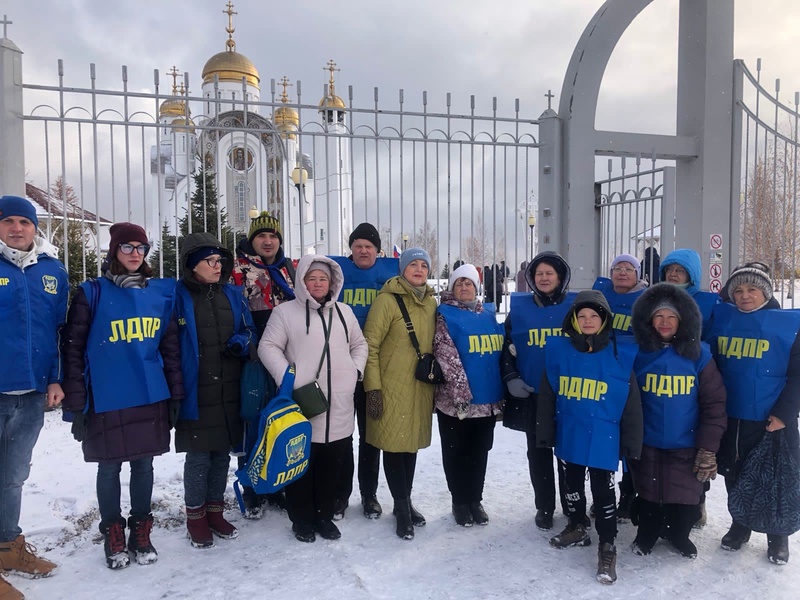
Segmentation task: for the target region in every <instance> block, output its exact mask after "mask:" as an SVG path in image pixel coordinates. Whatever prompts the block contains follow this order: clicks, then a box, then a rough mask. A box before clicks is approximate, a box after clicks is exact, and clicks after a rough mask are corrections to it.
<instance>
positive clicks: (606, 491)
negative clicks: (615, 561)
mask: <svg viewBox="0 0 800 600" xmlns="http://www.w3.org/2000/svg"><path fill="white" fill-rule="evenodd" d="M562 462H563V464H564V479H565V481H566V484H567V516H568V517H569V522H570V524H571V525H573V526H574V525H578V524H580V523H583V521H584V520H585V519H586V492H585V489H584V488H585V483H584V481H585V479H586V469H587V467H584V466H583V465H576V464H574V463H570V462H564V461H562ZM588 469H589V485H590V487H591V489H592V499H593V500H594V524H595V527H596V528H597V535H598V536H599V537H600V543H601V544H613V543H614V540H615V539H616V537H617V494H616V490H615V489H614V473H613V471H606V470H604V469H596V468H594V467H588Z"/></svg>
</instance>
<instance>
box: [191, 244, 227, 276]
mask: <svg viewBox="0 0 800 600" xmlns="http://www.w3.org/2000/svg"><path fill="white" fill-rule="evenodd" d="M212 254H220V255H221V254H222V251H221V250H220V249H219V248H215V247H214V246H203V247H202V248H198V249H197V250H195V251H194V252H191V253H190V254H189V256H187V257H186V268H187V269H189V270H190V271H192V270H194V268H195V267H196V266H197V265H198V264H200V261H201V260H203V259H204V258H208V257H209V256H211V255H212Z"/></svg>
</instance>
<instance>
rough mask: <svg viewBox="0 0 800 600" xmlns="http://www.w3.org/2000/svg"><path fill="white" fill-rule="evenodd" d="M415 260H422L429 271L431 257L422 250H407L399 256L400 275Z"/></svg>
mask: <svg viewBox="0 0 800 600" xmlns="http://www.w3.org/2000/svg"><path fill="white" fill-rule="evenodd" d="M415 260H424V261H425V262H426V263H427V265H428V271H430V270H431V255H430V254H428V253H427V252H425V250H423V249H422V248H409V249H408V250H403V253H402V254H401V255H400V275H402V274H403V273H405V270H406V267H407V266H408V265H410V264H411V262H412V261H415Z"/></svg>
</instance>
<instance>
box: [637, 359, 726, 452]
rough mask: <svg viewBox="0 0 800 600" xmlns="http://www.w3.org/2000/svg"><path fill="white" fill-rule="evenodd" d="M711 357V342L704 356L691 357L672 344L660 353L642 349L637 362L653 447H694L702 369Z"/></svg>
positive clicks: (646, 431) (646, 432) (647, 441)
mask: <svg viewBox="0 0 800 600" xmlns="http://www.w3.org/2000/svg"><path fill="white" fill-rule="evenodd" d="M710 360H711V350H709V348H708V345H707V344H702V345H701V351H700V358H698V359H697V360H689V359H688V358H685V357H683V356H680V355H679V354H678V353H677V352H675V349H674V348H673V347H672V346H670V347H668V348H664V349H662V350H658V351H656V352H639V354H638V355H637V356H636V362H635V363H634V367H633V368H634V371H636V381H637V382H638V383H639V391H640V393H641V397H642V412H643V414H644V443H645V444H647V445H648V446H652V447H653V448H661V449H663V450H674V449H676V448H694V447H695V434H696V432H697V425H698V423H699V421H700V403H699V402H698V399H697V392H698V389H699V387H700V372H701V371H702V370H703V369H705V368H706V365H708V362H709V361H710Z"/></svg>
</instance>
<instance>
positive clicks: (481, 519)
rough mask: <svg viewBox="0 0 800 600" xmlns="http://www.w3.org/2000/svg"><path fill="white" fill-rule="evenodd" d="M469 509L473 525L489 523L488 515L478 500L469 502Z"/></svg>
mask: <svg viewBox="0 0 800 600" xmlns="http://www.w3.org/2000/svg"><path fill="white" fill-rule="evenodd" d="M469 511H470V512H471V513H472V520H473V521H475V525H488V524H489V515H487V514H486V511H485V510H484V509H483V504H481V503H480V502H470V503H469Z"/></svg>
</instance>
